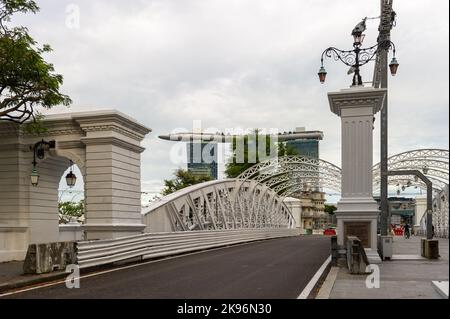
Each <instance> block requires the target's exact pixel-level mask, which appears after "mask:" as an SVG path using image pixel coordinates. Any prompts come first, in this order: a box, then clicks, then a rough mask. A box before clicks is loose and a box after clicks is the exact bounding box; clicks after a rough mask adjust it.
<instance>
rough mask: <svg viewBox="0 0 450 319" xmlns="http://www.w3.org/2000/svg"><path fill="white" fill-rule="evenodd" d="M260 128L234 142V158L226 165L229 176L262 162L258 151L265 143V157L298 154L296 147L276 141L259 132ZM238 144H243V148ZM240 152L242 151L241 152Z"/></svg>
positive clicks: (231, 176) (233, 176) (236, 175)
mask: <svg viewBox="0 0 450 319" xmlns="http://www.w3.org/2000/svg"><path fill="white" fill-rule="evenodd" d="M259 132H260V130H255V132H254V133H255V134H253V135H250V136H248V135H245V136H241V137H236V138H234V139H233V143H232V146H231V147H232V154H233V155H232V159H231V161H230V162H229V163H227V164H226V166H225V175H226V176H227V177H228V178H236V177H238V176H239V175H240V174H242V173H243V172H245V171H246V170H247V169H249V168H250V167H252V166H253V165H256V164H258V163H260V162H261V158H260V154H259V153H258V150H259V146H260V144H262V143H265V145H266V146H265V147H266V148H265V152H266V153H265V154H263V155H265V158H267V157H270V156H278V157H281V156H290V155H298V154H297V152H296V151H295V149H293V148H292V147H290V146H288V145H287V144H286V143H283V142H276V141H275V140H274V139H273V138H271V137H270V135H262V134H259ZM238 145H240V146H243V147H244V148H243V149H241V148H240V147H238ZM271 150H276V151H277V152H276V154H275V155H273V154H270V151H271ZM240 152H242V153H241V154H240ZM242 157H243V160H242Z"/></svg>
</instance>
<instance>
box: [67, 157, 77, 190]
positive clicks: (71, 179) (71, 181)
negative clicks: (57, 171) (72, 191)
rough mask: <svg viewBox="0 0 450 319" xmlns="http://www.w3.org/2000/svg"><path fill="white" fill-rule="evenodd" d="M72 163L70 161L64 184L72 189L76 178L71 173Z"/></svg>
mask: <svg viewBox="0 0 450 319" xmlns="http://www.w3.org/2000/svg"><path fill="white" fill-rule="evenodd" d="M72 170H73V162H72V161H70V172H69V173H68V174H67V175H66V183H67V186H69V187H74V186H75V184H76V183H77V176H76V175H75V174H74V173H73V171H72Z"/></svg>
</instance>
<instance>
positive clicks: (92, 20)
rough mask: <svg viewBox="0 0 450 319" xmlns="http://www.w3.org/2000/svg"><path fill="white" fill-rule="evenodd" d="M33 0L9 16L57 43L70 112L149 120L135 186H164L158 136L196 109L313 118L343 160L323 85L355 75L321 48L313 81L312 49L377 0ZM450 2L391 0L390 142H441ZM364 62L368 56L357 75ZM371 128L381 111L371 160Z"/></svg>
mask: <svg viewBox="0 0 450 319" xmlns="http://www.w3.org/2000/svg"><path fill="white" fill-rule="evenodd" d="M37 2H38V4H39V6H40V7H41V11H40V12H39V13H38V14H37V15H34V16H33V15H21V16H17V18H16V19H14V22H15V23H20V24H23V25H26V26H28V27H29V29H30V32H31V34H32V35H33V36H34V37H35V39H36V40H38V41H39V42H40V43H48V44H50V45H51V46H52V47H53V49H54V52H52V53H51V54H49V55H48V56H47V58H48V60H49V61H51V62H52V63H54V65H55V68H56V70H57V72H58V73H61V74H63V75H64V86H63V91H64V92H65V93H67V94H69V95H70V96H71V98H72V99H73V101H74V103H73V105H72V107H71V109H70V111H84V110H92V109H117V110H119V111H122V112H124V113H126V114H128V115H130V116H132V117H134V118H136V119H138V120H139V121H140V122H141V123H142V124H144V125H146V126H148V127H150V128H152V129H153V132H152V133H151V134H150V135H149V136H148V137H147V138H146V139H145V141H144V143H143V144H144V146H145V147H146V148H147V150H146V151H145V152H144V153H143V157H142V180H143V190H144V191H159V189H160V188H161V185H162V180H163V179H164V178H168V177H170V176H171V174H172V172H173V170H174V169H176V168H177V167H178V166H180V165H179V164H177V163H171V161H170V158H169V153H170V149H171V147H172V146H173V144H172V143H171V142H167V141H162V140H159V139H158V138H157V136H158V135H161V134H164V133H169V132H171V131H173V130H174V129H176V128H185V129H192V123H193V121H194V120H201V121H202V125H203V127H204V128H209V127H214V128H217V129H219V130H225V129H227V128H237V127H240V128H251V127H259V128H279V129H280V130H293V129H294V128H295V127H299V126H305V127H306V128H307V129H308V130H322V131H323V132H324V134H325V138H324V141H323V142H322V143H321V150H320V152H321V158H323V159H325V160H328V161H331V162H333V163H335V164H337V165H340V120H339V118H338V117H337V116H336V115H334V114H332V113H331V112H330V110H329V105H328V101H327V92H328V91H335V90H338V89H341V88H345V87H348V86H349V85H350V82H351V76H348V75H347V69H348V68H347V67H345V66H344V65H342V64H340V63H337V62H334V61H332V60H329V61H326V68H327V71H328V78H327V83H326V84H325V85H321V84H320V83H319V81H318V77H317V72H318V69H319V66H320V55H321V53H322V51H323V50H324V49H325V48H326V47H328V46H337V47H339V48H342V49H351V44H352V37H351V36H350V33H351V30H352V29H353V27H354V26H355V25H356V24H357V23H358V22H359V21H360V20H361V19H362V18H363V17H366V16H368V17H376V16H378V15H379V2H380V1H379V0H332V1H331V0H264V1H261V0H155V1H152V0H129V1H122V0H120V1H119V0H95V1H94V0H84V1H81V0H80V1H64V0H57V1H56V0H40V1H39V0H38V1H37ZM74 5H75V6H74ZM448 6H449V2H448V0H427V1H423V0H422V1H419V0H394V9H395V11H396V12H397V14H398V17H397V26H396V28H395V29H394V30H393V36H392V40H393V41H394V42H395V44H396V46H397V59H398V61H399V63H400V68H399V71H398V75H397V76H396V77H394V78H390V79H389V80H390V112H389V116H390V130H389V134H390V153H391V154H396V153H399V152H402V151H407V150H411V149H417V148H445V149H448V147H449V146H448V145H449V138H448V124H449V122H448V115H449V114H448V113H449V94H448V92H449V91H448V86H449V83H448V82H449V81H448V77H449V64H448V61H449V58H448V50H449V42H448V39H449V16H448V14H449V13H448V9H449V8H448ZM77 10H79V25H78V24H77V23H76V19H73V18H74V17H75V18H76V13H77ZM74 14H75V15H74ZM378 23H379V21H378V20H369V21H368V22H367V31H366V34H367V36H366V39H365V45H372V44H375V41H376V37H377V28H378ZM372 72H373V65H369V66H367V67H366V68H365V69H364V71H363V80H364V81H370V80H371V79H372ZM56 111H57V112H66V111H67V109H65V108H64V107H59V108H55V109H54V110H53V112H56ZM377 119H378V118H377ZM378 139H379V121H377V122H376V130H375V149H374V155H375V162H378V161H379V143H378Z"/></svg>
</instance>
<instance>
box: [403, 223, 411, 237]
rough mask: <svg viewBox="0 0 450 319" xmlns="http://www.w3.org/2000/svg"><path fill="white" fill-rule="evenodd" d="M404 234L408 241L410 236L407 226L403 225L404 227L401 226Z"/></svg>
mask: <svg viewBox="0 0 450 319" xmlns="http://www.w3.org/2000/svg"><path fill="white" fill-rule="evenodd" d="M403 229H404V232H405V238H406V239H409V237H410V236H411V234H410V232H409V224H408V223H405V226H403Z"/></svg>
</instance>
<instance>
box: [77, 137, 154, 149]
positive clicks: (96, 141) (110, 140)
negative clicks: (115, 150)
mask: <svg viewBox="0 0 450 319" xmlns="http://www.w3.org/2000/svg"><path fill="white" fill-rule="evenodd" d="M81 142H83V143H84V144H85V145H115V146H119V147H122V148H125V149H127V150H130V151H133V152H136V153H142V152H144V151H145V148H143V147H141V146H139V145H136V144H132V143H129V142H126V141H124V140H121V139H119V138H117V137H99V138H95V137H93V138H89V137H83V138H81Z"/></svg>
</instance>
